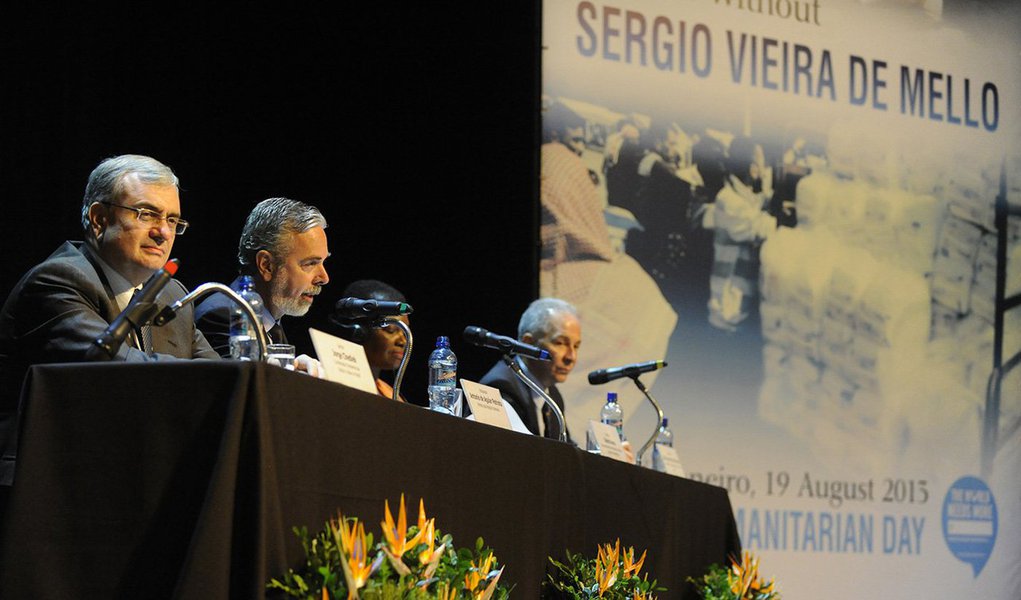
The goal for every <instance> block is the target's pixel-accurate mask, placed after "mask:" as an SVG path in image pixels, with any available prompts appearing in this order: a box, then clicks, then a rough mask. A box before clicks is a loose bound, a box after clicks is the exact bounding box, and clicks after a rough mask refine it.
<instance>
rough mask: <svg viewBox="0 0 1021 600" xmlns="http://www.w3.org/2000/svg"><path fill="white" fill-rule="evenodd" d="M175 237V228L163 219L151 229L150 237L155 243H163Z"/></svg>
mask: <svg viewBox="0 0 1021 600" xmlns="http://www.w3.org/2000/svg"><path fill="white" fill-rule="evenodd" d="M173 236H174V228H173V227H171V226H170V223H167V221H166V219H161V220H160V221H159V222H157V223H154V224H153V226H152V227H151V228H149V237H150V238H152V240H153V241H154V242H159V243H163V242H164V241H166V240H169V239H171V238H172V237H173Z"/></svg>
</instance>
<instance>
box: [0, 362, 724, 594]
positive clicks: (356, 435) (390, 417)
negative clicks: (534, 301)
mask: <svg viewBox="0 0 1021 600" xmlns="http://www.w3.org/2000/svg"><path fill="white" fill-rule="evenodd" d="M401 494H404V496H405V499H406V502H407V504H408V512H409V520H411V521H413V520H414V518H415V517H416V516H417V509H418V503H419V499H423V500H424V503H425V509H426V512H427V513H428V514H429V516H430V517H433V516H434V517H435V518H436V527H437V528H438V529H439V530H441V531H442V532H444V533H449V534H451V535H452V536H453V540H454V547H455V548H460V547H474V545H475V542H476V539H477V538H479V537H481V538H483V539H484V542H485V545H486V546H488V547H490V548H492V549H493V550H494V552H495V554H496V557H497V560H498V561H499V564H501V565H505V570H504V573H503V576H502V579H501V583H506V584H511V585H513V586H514V587H513V590H512V593H511V597H514V598H539V597H540V596H541V594H542V587H541V586H542V582H543V580H544V579H545V578H546V576H547V573H548V572H551V568H550V563H549V557H551V556H552V557H553V558H555V559H557V560H560V561H562V560H564V558H565V554H564V553H565V551H567V550H570V551H571V552H572V553H577V552H583V553H584V554H586V555H589V556H594V555H595V553H596V546H597V544H603V543H607V542H611V543H612V542H614V541H615V540H617V539H618V538H619V539H620V541H621V543H622V545H624V546H625V547H628V546H633V547H634V548H635V549H636V550H637V551H638V552H639V553H640V552H641V551H643V550H648V558H647V559H646V562H645V567H644V568H643V572H648V573H649V574H650V578H655V579H656V580H658V582H659V584H660V585H662V586H664V587H666V588H667V591H666V592H664V593H662V594H660V596H659V597H660V598H696V597H697V595H696V594H695V592H694V588H693V586H691V584H690V583H687V582H686V580H687V578H688V577H689V576H698V575H700V574H701V573H703V572H704V571H705V569H706V568H707V567H708V566H709V565H710V564H712V563H723V562H725V561H726V560H727V558H728V556H731V555H737V554H739V553H740V541H739V539H738V535H737V528H736V525H735V522H734V516H733V511H732V509H731V505H730V500H729V498H728V496H727V493H726V491H725V490H724V489H722V488H720V487H716V486H711V485H707V484H703V483H699V482H695V481H691V480H688V479H684V478H681V477H674V476H671V475H667V474H664V473H659V472H655V471H652V470H649V469H645V468H641V467H637V466H634V465H629V464H625V463H622V462H619V461H615V460H612V459H610V458H607V457H602V456H597V455H593V454H590V453H587V452H585V451H584V450H582V449H579V448H576V447H574V446H572V445H570V444H565V443H561V442H558V441H555V440H548V439H544V438H539V437H536V436H530V435H523V434H521V433H517V432H514V431H508V430H503V429H500V428H497V427H492V426H490V425H486V424H482V423H476V422H474V421H470V420H465V419H459V418H456V417H451V416H448V415H444V414H440V413H435V412H432V411H429V410H427V409H424V408H421V407H418V406H414V405H409V404H403V403H400V402H394V401H391V400H388V399H385V398H382V397H380V396H376V395H372V394H367V393H365V392H362V391H359V390H355V389H353V388H349V387H346V386H343V385H340V384H337V383H333V382H329V381H324V380H318V379H315V378H312V377H308V376H306V375H303V374H300V373H295V372H292V371H287V370H284V369H281V368H279V367H275V366H272V365H267V364H262V363H237V362H230V361H224V362H216V361H187V362H183V361H182V362H176V363H171V364H142V365H129V364H111V363H102V364H55V365H37V366H34V367H32V368H31V369H30V371H29V373H28V376H27V378H26V380H25V385H24V388H23V391H22V421H21V437H20V447H19V456H18V466H17V472H16V479H15V483H14V487H13V490H12V494H11V498H10V505H9V508H8V511H7V515H6V519H5V521H4V531H3V534H2V535H3V539H2V547H0V561H2V562H0V598H5V599H20V598H32V599H46V598H54V599H61V600H66V599H68V598H147V599H153V598H202V599H219V598H224V599H226V598H264V597H266V583H267V582H268V580H269V579H270V578H272V577H279V576H281V575H283V574H284V573H285V572H286V570H287V568H288V567H295V568H297V567H299V566H300V565H302V564H303V561H304V552H303V550H302V547H301V544H300V541H299V540H298V538H297V537H296V536H295V535H294V533H293V531H292V528H293V527H296V526H306V527H308V529H309V531H310V532H315V531H318V530H320V529H322V528H323V527H324V525H325V523H326V521H327V520H328V519H329V518H331V517H336V516H337V514H338V512H342V513H343V514H344V515H345V516H349V517H358V518H359V519H361V520H362V521H363V522H364V523H365V526H366V531H368V532H372V533H373V534H374V538H375V539H376V540H377V541H378V540H380V539H381V532H380V528H379V523H380V522H381V521H382V520H383V515H384V508H383V507H384V500H388V501H389V503H390V507H391V509H392V510H396V508H397V504H398V503H399V501H400V497H401Z"/></svg>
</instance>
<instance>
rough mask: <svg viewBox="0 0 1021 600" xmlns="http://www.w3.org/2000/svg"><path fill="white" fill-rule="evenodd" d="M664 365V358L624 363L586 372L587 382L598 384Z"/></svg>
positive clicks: (639, 373)
mask: <svg viewBox="0 0 1021 600" xmlns="http://www.w3.org/2000/svg"><path fill="white" fill-rule="evenodd" d="M665 366H666V361H665V360H650V361H648V362H643V363H635V364H633V365H625V366H623V367H614V368H612V369H599V370H598V371H592V372H591V373H589V374H588V382H589V383H590V384H592V385H599V384H601V383H606V382H608V381H613V380H614V379H620V378H621V377H635V376H636V375H641V374H642V373H648V372H649V371H655V370H656V369H662V368H663V367H665Z"/></svg>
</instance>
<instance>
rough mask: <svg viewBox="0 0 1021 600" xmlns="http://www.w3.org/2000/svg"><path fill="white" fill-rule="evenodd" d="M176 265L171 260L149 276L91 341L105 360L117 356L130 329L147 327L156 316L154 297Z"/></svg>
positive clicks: (164, 285) (174, 271)
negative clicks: (102, 330) (125, 305)
mask: <svg viewBox="0 0 1021 600" xmlns="http://www.w3.org/2000/svg"><path fill="white" fill-rule="evenodd" d="M177 265H178V261H177V259H176V258H172V259H170V260H169V261H167V263H166V264H165V265H163V268H161V269H160V270H159V271H156V272H155V273H153V274H152V275H150V276H149V279H148V280H146V282H145V284H144V285H143V286H142V289H141V290H139V292H138V293H137V294H135V295H134V297H132V298H131V301H130V302H129V303H128V305H127V307H125V308H124V310H123V311H121V314H119V315H117V318H116V319H114V320H113V323H110V326H109V327H107V328H106V331H104V332H103V334H102V335H100V336H99V337H98V338H96V339H95V341H93V344H94V346H95V348H98V349H100V350H102V351H103V353H104V354H105V355H106V356H105V357H106V358H113V357H114V356H116V355H117V350H118V349H119V348H120V347H121V344H123V343H124V340H125V338H127V337H128V333H129V332H130V331H131V330H132V329H134V328H136V327H141V326H143V325H148V324H149V323H150V322H151V321H152V318H153V317H154V316H156V312H157V308H158V307H157V306H156V296H159V294H160V292H162V291H163V288H165V287H166V286H167V284H168V283H170V279H171V278H172V277H173V276H174V274H175V273H177ZM90 352H91V350H90Z"/></svg>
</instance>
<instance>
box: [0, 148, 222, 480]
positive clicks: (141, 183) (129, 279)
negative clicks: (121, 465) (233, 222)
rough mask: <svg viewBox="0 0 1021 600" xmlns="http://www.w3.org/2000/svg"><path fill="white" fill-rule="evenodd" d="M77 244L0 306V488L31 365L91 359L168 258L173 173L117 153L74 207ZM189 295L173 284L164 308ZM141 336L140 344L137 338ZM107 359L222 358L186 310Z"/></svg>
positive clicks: (177, 217)
mask: <svg viewBox="0 0 1021 600" xmlns="http://www.w3.org/2000/svg"><path fill="white" fill-rule="evenodd" d="M81 224H82V233H83V235H84V241H68V242H64V243H63V244H62V245H61V246H60V247H59V248H57V250H56V251H55V252H53V254H51V255H50V256H49V258H47V259H46V260H45V261H43V262H42V263H40V264H38V265H36V266H35V267H33V268H32V269H31V270H29V271H28V273H26V274H25V275H24V276H23V277H22V278H21V280H20V281H19V282H18V284H17V285H15V286H14V288H13V290H12V291H11V293H10V296H8V298H7V301H6V303H5V304H4V306H3V309H2V310H0V449H2V450H3V452H4V455H3V460H2V462H0V483H3V484H5V485H10V484H11V481H12V479H13V471H14V453H15V451H16V450H15V449H16V445H17V442H16V438H17V419H18V417H17V412H18V398H19V396H20V391H21V385H22V381H23V380H24V379H25V373H26V371H27V370H28V367H29V366H31V365H34V364H39V363H64V362H80V361H85V360H89V359H90V352H92V351H93V350H94V349H95V344H94V342H95V341H96V339H97V338H99V337H100V336H102V335H103V334H104V332H105V331H106V330H107V328H108V327H109V326H110V324H111V323H112V322H113V321H115V320H116V319H117V316H118V315H119V314H120V313H121V311H123V310H124V309H125V308H126V307H127V306H128V305H129V303H130V302H131V299H132V296H133V295H134V294H135V293H136V291H137V290H138V289H139V288H141V287H142V285H143V284H144V283H145V282H146V281H147V280H148V279H149V277H150V276H151V275H153V274H154V273H156V272H157V271H159V270H160V269H161V268H162V267H163V266H164V265H165V264H166V263H167V261H168V260H170V252H171V250H172V249H173V246H174V241H175V240H176V239H177V236H179V235H181V234H183V233H184V232H185V230H187V228H188V222H187V221H185V220H184V219H182V218H181V199H180V195H179V191H178V178H177V175H175V174H174V172H173V171H172V170H171V169H170V167H168V166H166V165H164V164H163V163H161V162H159V161H158V160H156V159H154V158H151V157H148V156H140V155H122V156H115V157H112V158H108V159H106V160H103V161H102V162H100V163H99V165H98V166H96V167H95V169H94V170H93V171H92V173H91V174H90V175H89V179H88V183H87V184H86V187H85V196H84V198H83V201H82V203H81ZM186 294H187V289H185V287H184V285H183V284H181V283H180V282H179V281H177V280H174V279H171V280H170V281H169V283H168V284H167V285H166V287H164V288H163V290H162V291H161V292H160V294H159V296H158V299H159V303H160V304H161V305H169V304H172V303H173V302H175V301H177V300H179V299H181V298H182V297H184V296H185V295H186ZM143 338H144V339H143ZM112 358H113V360H116V361H123V362H150V361H165V360H173V359H192V358H208V359H219V355H217V353H216V352H214V351H213V349H212V348H211V347H210V345H209V343H208V342H207V341H206V338H205V336H203V335H202V332H201V331H199V330H197V329H196V328H195V324H194V321H193V319H192V307H191V306H190V305H188V306H184V307H182V308H181V310H180V311H179V314H178V318H176V319H174V320H172V321H170V322H169V323H167V324H166V325H165V326H163V327H153V328H151V335H150V336H143V335H142V332H141V331H134V332H130V333H129V335H128V338H127V339H126V340H124V343H122V344H121V345H120V346H119V347H118V348H117V349H116V354H115V355H114V356H113V357H112Z"/></svg>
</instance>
